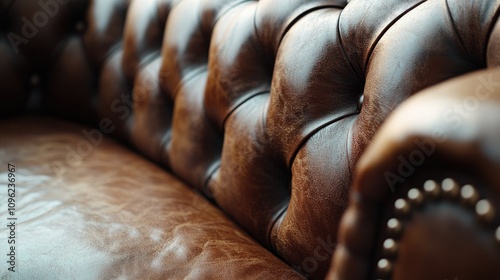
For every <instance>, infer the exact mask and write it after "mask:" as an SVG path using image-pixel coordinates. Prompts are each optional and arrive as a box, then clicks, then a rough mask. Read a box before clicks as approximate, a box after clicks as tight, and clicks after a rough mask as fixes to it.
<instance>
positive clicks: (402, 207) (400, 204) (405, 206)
mask: <svg viewBox="0 0 500 280" xmlns="http://www.w3.org/2000/svg"><path fill="white" fill-rule="evenodd" d="M394 209H395V210H396V214H398V215H401V216H402V215H407V214H408V213H410V204H409V203H408V202H406V200H404V199H402V198H399V199H398V200H396V202H394Z"/></svg>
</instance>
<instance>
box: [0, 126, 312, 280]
mask: <svg viewBox="0 0 500 280" xmlns="http://www.w3.org/2000/svg"><path fill="white" fill-rule="evenodd" d="M0 131H2V136H1V137H0V147H1V148H0V164H2V166H7V164H8V163H15V164H16V167H17V171H16V175H17V189H16V191H17V197H18V198H19V199H18V201H17V205H18V208H17V212H16V216H17V217H19V219H18V221H17V231H18V233H17V240H16V241H17V242H18V246H17V258H18V271H17V272H16V273H17V274H16V275H15V277H16V278H15V279H303V277H302V276H300V274H298V273H297V272H296V271H295V270H293V269H292V268H290V267H289V266H287V265H286V264H285V263H283V262H282V261H281V260H279V259H278V258H276V257H275V256H274V255H273V254H271V253H270V252H268V251H267V250H266V249H265V248H263V247H262V246H261V245H260V244H258V243H257V242H256V241H254V240H253V239H252V238H251V237H249V236H248V235H247V234H246V233H245V232H244V231H242V229H241V228H239V227H238V226H236V225H235V224H234V223H233V222H232V221H230V220H229V219H228V218H227V217H226V215H224V213H222V212H221V211H220V210H218V209H217V208H216V207H214V206H213V205H212V204H211V203H210V202H208V201H207V200H206V199H205V198H203V197H202V196H200V195H199V194H197V193H195V192H193V191H192V189H190V188H189V187H188V186H187V185H186V184H184V183H182V182H181V181H179V180H178V179H176V178H175V177H173V176H172V175H169V174H168V173H166V172H164V171H163V170H162V169H161V168H159V167H158V166H156V165H154V164H152V163H150V162H149V161H147V160H145V159H144V158H142V157H140V156H138V155H136V154H135V153H133V152H131V151H129V150H128V149H127V148H125V147H123V146H122V145H120V144H118V143H117V142H115V141H113V140H110V139H109V138H108V137H102V138H100V137H98V136H96V135H97V134H95V133H96V130H92V129H90V128H88V127H83V126H80V125H74V124H71V123H68V122H65V121H61V120H55V119H51V118H33V117H23V118H16V119H12V120H3V121H0ZM82 131H87V132H89V133H88V134H87V133H83V132H82ZM86 135H92V136H91V137H90V138H87V136H86ZM89 139H93V140H94V141H95V142H94V143H92V142H91V140H89ZM1 175H2V176H3V175H5V173H4V172H2V173H1ZM5 176H6V175H5ZM2 205H5V204H4V202H3V201H2ZM1 232H2V238H1V241H2V243H5V244H7V240H6V237H7V235H8V234H7V233H6V229H5V227H3V228H2V229H1ZM4 237H5V238H4ZM10 273H11V272H9V271H7V270H6V269H5V270H2V271H1V272H0V277H1V278H2V279H4V277H7V278H6V279H10V278H9V277H12V274H10Z"/></svg>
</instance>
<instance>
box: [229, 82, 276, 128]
mask: <svg viewBox="0 0 500 280" xmlns="http://www.w3.org/2000/svg"><path fill="white" fill-rule="evenodd" d="M266 93H270V91H269V90H267V91H260V92H256V93H253V94H251V95H249V96H248V97H247V98H245V99H244V100H242V101H240V102H239V103H237V104H236V105H234V106H233V108H231V109H229V112H228V113H227V114H226V116H225V117H224V120H223V121H222V127H226V121H227V120H228V119H229V117H230V116H231V115H232V114H233V113H234V112H235V111H236V110H238V108H240V107H241V106H242V105H243V104H245V103H246V102H247V101H249V100H250V99H253V98H254V97H256V96H259V95H262V94H266Z"/></svg>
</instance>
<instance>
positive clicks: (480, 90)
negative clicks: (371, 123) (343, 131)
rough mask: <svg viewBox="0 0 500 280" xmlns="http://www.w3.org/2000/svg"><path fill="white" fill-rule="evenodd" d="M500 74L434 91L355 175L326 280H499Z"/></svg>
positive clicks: (402, 114)
mask: <svg viewBox="0 0 500 280" xmlns="http://www.w3.org/2000/svg"><path fill="white" fill-rule="evenodd" d="M499 217H500V70H498V69H495V70H482V71H478V72H474V73H471V74H468V75H465V76H461V77H458V78H455V79H452V80H449V81H446V82H444V83H442V84H439V85H436V86H434V87H431V88H428V89H426V90H424V91H422V92H420V93H418V94H416V95H414V96H413V97H412V98H410V99H409V100H407V101H406V102H405V103H403V104H402V105H401V106H400V107H398V109H397V110H395V111H394V112H393V113H392V114H391V116H390V117H389V118H388V119H387V121H386V122H385V123H384V125H383V126H382V128H381V129H380V131H379V132H378V134H377V135H376V137H375V139H374V141H373V142H372V143H371V145H370V147H369V148H368V149H367V151H366V153H365V154H364V155H363V157H362V158H361V159H360V161H359V164H358V166H357V169H356V174H355V179H354V185H353V193H352V195H351V201H350V205H349V207H348V209H347V211H346V213H345V214H344V216H343V219H342V223H341V226H340V231H339V243H340V245H339V246H338V248H337V250H336V253H335V256H334V258H333V260H332V262H333V263H332V268H331V270H330V272H329V275H328V279H332V280H333V279H338V280H342V279H405V280H408V279H443V280H444V279H459V280H463V279H500V219H499Z"/></svg>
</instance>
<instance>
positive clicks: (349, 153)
mask: <svg viewBox="0 0 500 280" xmlns="http://www.w3.org/2000/svg"><path fill="white" fill-rule="evenodd" d="M359 114H360V112H357V116H358V117H359ZM353 116H354V115H353ZM355 125H356V120H354V121H353V124H352V125H351V126H349V131H348V132H347V141H346V144H345V150H346V155H347V170H348V171H349V178H352V176H353V174H354V172H353V169H352V167H351V163H352V162H351V157H352V143H353V139H352V137H353V133H352V130H353V128H354V126H355Z"/></svg>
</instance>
